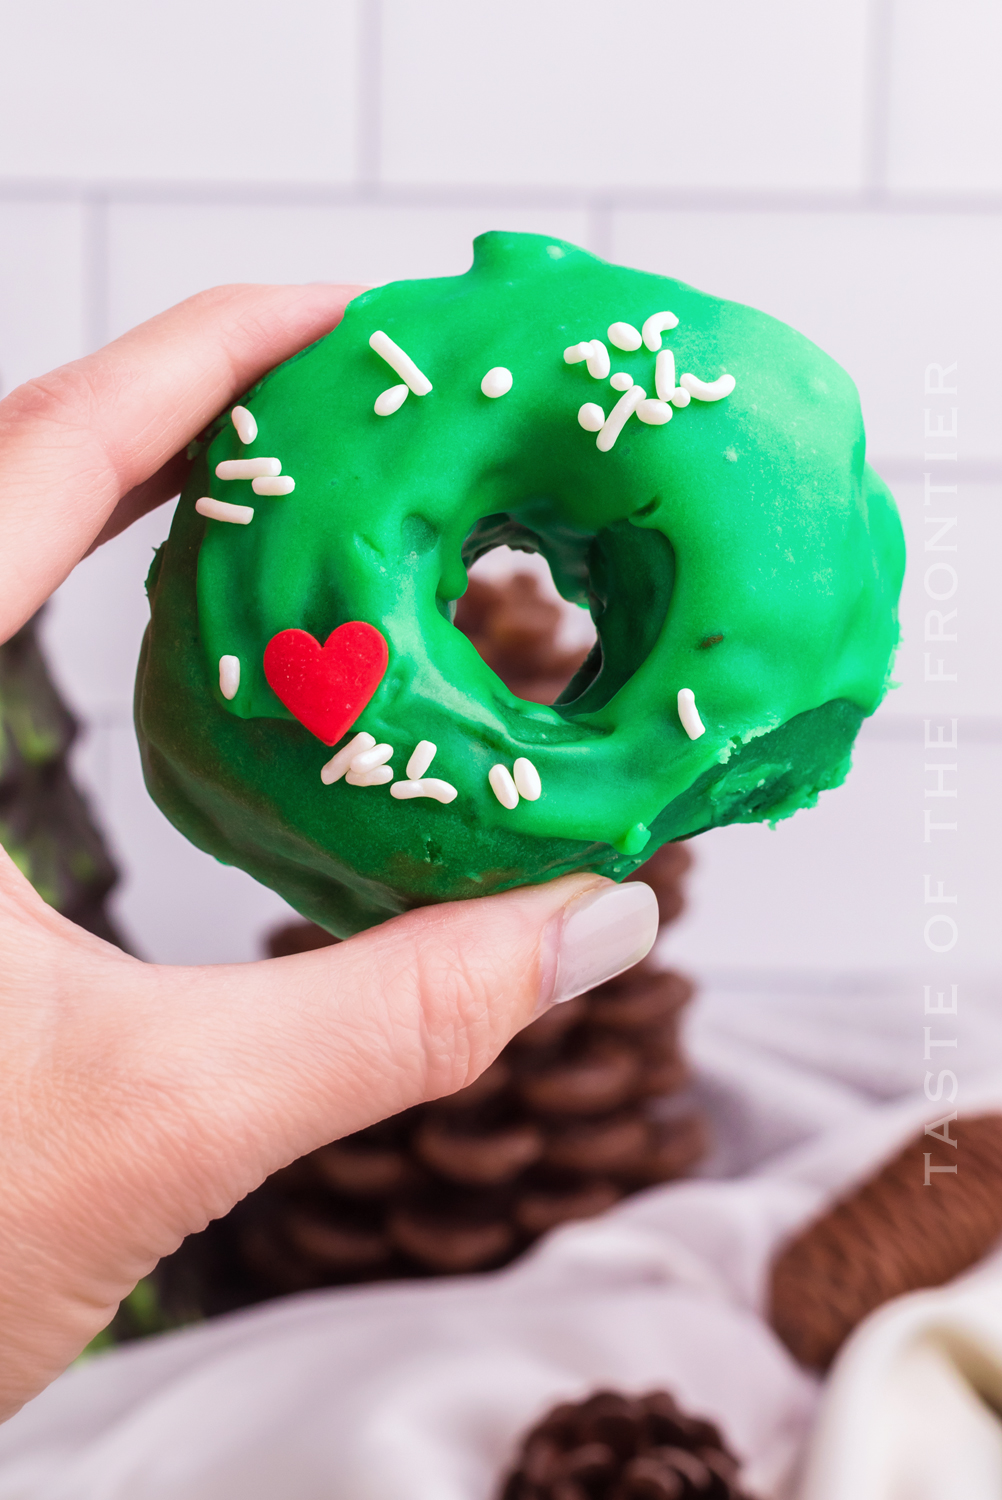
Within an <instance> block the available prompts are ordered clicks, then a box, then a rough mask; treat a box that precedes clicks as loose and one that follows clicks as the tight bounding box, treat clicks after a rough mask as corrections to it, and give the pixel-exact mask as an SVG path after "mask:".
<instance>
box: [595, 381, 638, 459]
mask: <svg viewBox="0 0 1002 1500" xmlns="http://www.w3.org/2000/svg"><path fill="white" fill-rule="evenodd" d="M646 400H647V392H646V391H645V390H644V388H643V386H642V385H631V386H630V389H629V390H628V391H625V392H624V393H623V395H622V396H620V398H619V400H618V401H617V402H616V404H615V406H614V407H613V408H612V411H611V412H610V413H609V415H608V416H607V417H606V419H605V425H604V427H603V428H602V431H601V432H600V433H599V435H598V437H597V438H596V439H595V447H596V448H597V449H598V451H599V452H600V453H608V452H609V449H610V448H613V447H615V444H616V439H617V438H618V437H619V434H620V433H621V432H622V430H623V428H624V427H625V426H626V424H627V422H628V421H629V419H630V417H631V416H632V415H633V413H634V412H635V411H636V409H637V407H638V406H639V405H640V403H641V401H646Z"/></svg>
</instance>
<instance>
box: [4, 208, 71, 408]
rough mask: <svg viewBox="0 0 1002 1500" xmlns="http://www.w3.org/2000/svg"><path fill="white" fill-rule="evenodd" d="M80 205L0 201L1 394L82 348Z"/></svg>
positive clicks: (51, 367)
mask: <svg viewBox="0 0 1002 1500" xmlns="http://www.w3.org/2000/svg"><path fill="white" fill-rule="evenodd" d="M83 218H84V211H83V209H82V208H81V206H80V205H79V204H77V203H45V202H41V203H38V202H34V203H33V202H21V203H18V202H7V203H5V202H3V200H2V199H0V395H4V394H5V393H6V392H7V391H10V390H13V388H14V387H15V386H16V385H20V384H21V382H22V381H23V380H29V379H30V378H31V377H32V376H33V375H41V374H44V372H45V371H46V370H51V369H53V368H54V366H56V365H62V364H65V363H66V362H67V361H68V360H71V359H76V358H77V357H78V356H79V355H80V354H82V353H83V346H84V339H85V319H86V310H85V302H84V265H85V256H84V228H83Z"/></svg>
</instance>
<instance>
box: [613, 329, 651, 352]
mask: <svg viewBox="0 0 1002 1500" xmlns="http://www.w3.org/2000/svg"><path fill="white" fill-rule="evenodd" d="M609 343H610V344H615V346H616V348H617V349H625V350H626V351H627V352H628V353H629V351H630V350H631V349H639V348H640V345H641V344H642V343H643V339H642V338H641V337H640V334H639V332H638V331H637V329H636V328H634V326H633V324H632V323H610V324H609Z"/></svg>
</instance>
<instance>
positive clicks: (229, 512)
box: [195, 495, 254, 526]
mask: <svg viewBox="0 0 1002 1500" xmlns="http://www.w3.org/2000/svg"><path fill="white" fill-rule="evenodd" d="M195 509H196V510H197V511H198V514H199V515H200V516H208V518H209V520H210V521H232V522H233V523H234V524H235V525H237V526H249V525H250V523H251V521H253V519H254V507H253V505H228V504H227V503H226V501H225V500H213V498H212V496H211V495H203V496H202V498H201V500H196V501H195Z"/></svg>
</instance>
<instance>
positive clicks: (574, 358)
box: [564, 339, 591, 365]
mask: <svg viewBox="0 0 1002 1500" xmlns="http://www.w3.org/2000/svg"><path fill="white" fill-rule="evenodd" d="M590 353H591V339H583V340H582V342H581V343H580V344H568V346H567V348H566V349H565V350H564V364H565V365H579V364H580V363H581V361H582V360H583V359H587V358H588V356H589V354H590Z"/></svg>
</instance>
